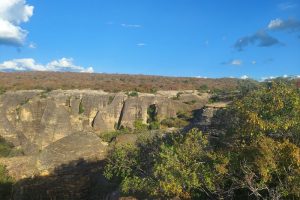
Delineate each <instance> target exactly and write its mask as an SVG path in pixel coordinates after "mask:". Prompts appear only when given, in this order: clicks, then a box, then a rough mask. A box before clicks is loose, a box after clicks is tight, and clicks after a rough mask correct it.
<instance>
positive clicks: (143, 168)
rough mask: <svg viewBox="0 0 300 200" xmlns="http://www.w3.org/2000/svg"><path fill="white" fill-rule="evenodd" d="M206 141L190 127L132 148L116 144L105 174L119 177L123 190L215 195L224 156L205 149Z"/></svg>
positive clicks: (182, 195)
mask: <svg viewBox="0 0 300 200" xmlns="http://www.w3.org/2000/svg"><path fill="white" fill-rule="evenodd" d="M207 145H208V140H207V138H206V137H205V136H204V135H203V134H202V133H201V132H199V131H197V130H192V131H190V132H189V133H186V134H182V133H177V134H174V135H169V136H167V137H165V138H160V139H159V138H156V139H154V140H152V141H151V142H148V143H144V144H139V145H138V146H137V147H134V148H133V147H130V148H128V147H119V149H116V150H115V151H113V152H112V154H111V155H110V157H109V159H108V164H107V165H106V167H105V176H106V177H107V178H108V179H111V180H119V181H120V185H121V190H122V191H123V192H124V193H126V194H131V193H133V194H139V195H145V196H146V197H156V198H172V197H180V198H183V199H191V198H196V197H198V198H199V197H207V198H208V197H209V198H217V197H218V195H219V193H218V190H219V189H220V188H221V187H220V186H219V184H222V183H221V182H220V181H221V180H222V176H224V175H225V173H226V165H227V163H228V160H227V159H226V158H225V157H222V156H219V155H217V154H215V153H213V152H211V151H209V150H207V147H208V146H207ZM145 155H147V156H145Z"/></svg>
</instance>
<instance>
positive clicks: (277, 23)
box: [268, 18, 283, 29]
mask: <svg viewBox="0 0 300 200" xmlns="http://www.w3.org/2000/svg"><path fill="white" fill-rule="evenodd" d="M282 23H283V21H282V20H281V19H279V18H277V19H273V20H271V21H270V23H269V25H268V28H269V29H276V28H278V27H280V26H281V25H282Z"/></svg>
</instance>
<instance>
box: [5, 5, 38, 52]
mask: <svg viewBox="0 0 300 200" xmlns="http://www.w3.org/2000/svg"><path fill="white" fill-rule="evenodd" d="M33 9H34V7H33V6H30V5H28V4H26V0H1V1H0V44H5V45H15V46H20V45H22V44H23V43H24V40H25V38H26V36H27V34H28V32H27V31H26V30H23V29H22V28H21V27H20V24H21V23H24V22H28V21H29V19H30V17H31V16H32V15H33Z"/></svg>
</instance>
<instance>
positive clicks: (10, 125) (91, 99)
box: [0, 90, 209, 155]
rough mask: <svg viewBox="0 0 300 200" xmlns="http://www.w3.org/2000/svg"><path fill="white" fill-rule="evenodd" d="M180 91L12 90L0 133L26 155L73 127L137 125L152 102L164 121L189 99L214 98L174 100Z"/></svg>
mask: <svg viewBox="0 0 300 200" xmlns="http://www.w3.org/2000/svg"><path fill="white" fill-rule="evenodd" d="M177 93H178V92H177ZM177 93H176V92H172V93H170V92H158V93H157V94H156V95H154V94H139V96H138V97H128V95H126V94H125V93H122V92H121V93H106V92H103V91H94V90H66V91H63V90H55V91H52V92H48V93H47V92H45V91H42V90H32V91H10V92H6V93H5V94H2V95H0V136H1V137H4V138H5V139H6V140H7V141H9V142H12V143H13V144H14V145H15V146H16V147H20V148H22V149H23V151H24V153H25V155H34V154H37V153H38V152H40V151H41V150H43V149H45V148H47V146H49V145H50V144H52V143H53V142H55V141H58V140H60V139H62V138H65V137H67V136H68V135H70V134H72V133H74V132H82V131H83V132H87V131H88V132H92V133H97V134H98V133H101V132H107V131H114V130H115V129H116V128H119V127H121V126H123V127H131V128H132V127H133V124H134V121H135V120H137V119H141V120H142V121H143V122H144V123H147V119H148V113H147V110H148V108H149V106H150V105H155V107H156V108H157V116H158V119H159V120H163V119H165V118H168V117H174V116H176V113H177V112H178V111H185V110H189V109H192V107H193V105H188V104H186V102H185V101H190V100H191V99H192V100H194V101H196V102H197V103H198V104H197V106H198V107H201V106H203V105H204V104H205V103H207V101H208V99H209V97H208V96H207V95H204V96H199V95H197V94H195V93H193V92H189V93H188V94H183V95H182V97H181V98H182V99H180V100H178V99H177V100H176V99H175V100H174V99H172V97H174V95H175V96H176V94H177Z"/></svg>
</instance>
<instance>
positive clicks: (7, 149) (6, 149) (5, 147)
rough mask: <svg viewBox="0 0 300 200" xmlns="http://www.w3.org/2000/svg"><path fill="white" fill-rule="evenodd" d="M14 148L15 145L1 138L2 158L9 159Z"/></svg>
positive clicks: (0, 153)
mask: <svg viewBox="0 0 300 200" xmlns="http://www.w3.org/2000/svg"><path fill="white" fill-rule="evenodd" d="M12 148H13V145H12V144H10V143H9V142H7V141H6V140H5V139H4V138H2V137H1V136H0V157H8V156H9V155H10V153H11V151H12Z"/></svg>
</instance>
